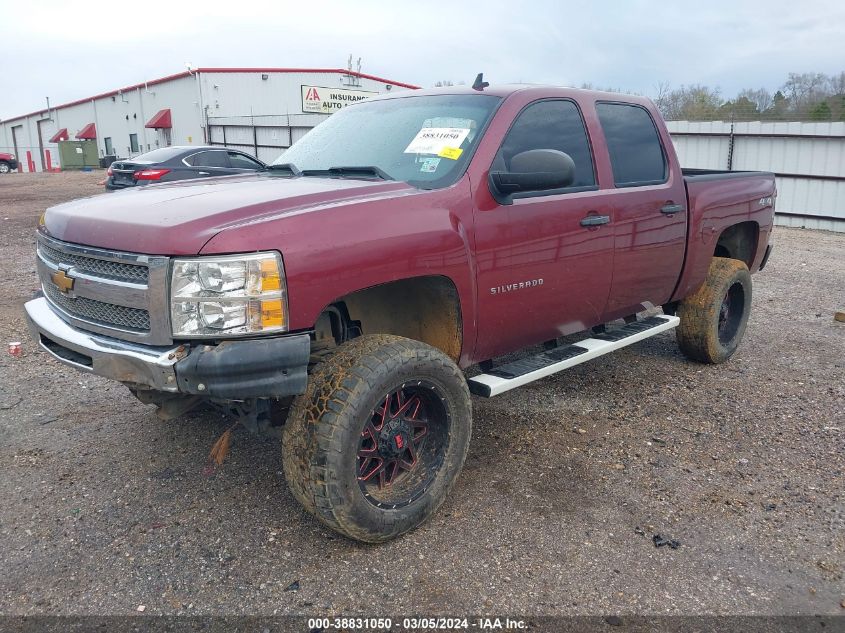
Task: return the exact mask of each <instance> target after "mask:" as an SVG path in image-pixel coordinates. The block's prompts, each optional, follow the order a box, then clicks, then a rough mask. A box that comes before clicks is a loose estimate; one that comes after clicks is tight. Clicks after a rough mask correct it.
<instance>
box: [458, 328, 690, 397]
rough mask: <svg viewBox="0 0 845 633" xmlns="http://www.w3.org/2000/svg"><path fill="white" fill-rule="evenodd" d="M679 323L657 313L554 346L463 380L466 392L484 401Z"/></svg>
mask: <svg viewBox="0 0 845 633" xmlns="http://www.w3.org/2000/svg"><path fill="white" fill-rule="evenodd" d="M680 322H681V320H680V319H679V318H678V317H676V316H669V315H666V314H659V315H657V316H653V317H648V318H646V319H643V320H642V321H635V322H634V323H629V324H628V325H625V326H623V327H620V328H618V329H614V330H611V331H609V332H605V333H603V334H594V335H593V336H591V337H590V338H587V339H584V340H583V341H578V342H577V343H573V344H572V345H566V346H563V347H557V348H555V349H553V350H550V351H548V352H543V353H541V354H537V355H536V356H530V357H528V358H521V359H519V360H515V361H512V362H510V363H507V364H505V365H501V366H499V367H494V368H493V369H491V370H490V371H488V372H487V373H486V374H480V375H478V376H474V377H472V378H470V379H469V380H468V381H467V382H468V383H469V390H470V391H471V392H472V393H474V394H475V395H477V396H483V397H485V398H490V397H492V396H498V395H499V394H500V393H504V392H506V391H510V390H511V389H515V388H516V387H521V386H522V385H525V384H528V383H529V382H534V381H535V380H539V379H540V378H545V377H546V376H551V375H552V374H556V373H557V372H559V371H563V370H564V369H569V368H570V367H573V366H575V365H580V364H581V363H584V362H586V361H588V360H592V359H593V358H596V357H597V356H603V355H605V354H609V353H610V352H615V351H616V350H618V349H621V348H623V347H626V346H628V345H631V344H632V343H636V342H637V341H642V340H643V339H646V338H649V337H650V336H654V335H655V334H659V333H660V332H665V331H666V330H671V329H672V328H676V327H678V324H679V323H680Z"/></svg>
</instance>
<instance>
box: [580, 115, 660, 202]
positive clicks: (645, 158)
mask: <svg viewBox="0 0 845 633" xmlns="http://www.w3.org/2000/svg"><path fill="white" fill-rule="evenodd" d="M596 111H597V112H598V115H599V121H600V122H601V127H602V130H603V131H604V138H605V140H606V141H607V151H608V153H609V154H610V164H611V166H612V167H613V182H614V184H615V185H616V186H617V187H638V186H642V185H654V184H659V183H662V182H666V178H667V177H668V173H667V168H666V167H667V166H666V157H665V155H664V154H663V146H662V145H661V144H660V136H659V135H658V134H657V128H656V127H655V126H654V121H652V119H651V115H650V114H649V113H648V111H647V110H646V109H645V108H642V107H640V106H636V105H631V104H626V103H597V104H596Z"/></svg>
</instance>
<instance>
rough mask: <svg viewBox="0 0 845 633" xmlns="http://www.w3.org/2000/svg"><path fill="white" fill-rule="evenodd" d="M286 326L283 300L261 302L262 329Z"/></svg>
mask: <svg viewBox="0 0 845 633" xmlns="http://www.w3.org/2000/svg"><path fill="white" fill-rule="evenodd" d="M284 324H285V311H284V309H283V308H282V300H281V299H270V300H269V301H262V302H261V327H262V328H263V329H266V328H271V327H281V326H283V325H284Z"/></svg>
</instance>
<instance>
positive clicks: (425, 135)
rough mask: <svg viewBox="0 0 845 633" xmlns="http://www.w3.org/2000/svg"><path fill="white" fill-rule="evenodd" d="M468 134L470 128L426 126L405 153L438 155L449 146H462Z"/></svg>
mask: <svg viewBox="0 0 845 633" xmlns="http://www.w3.org/2000/svg"><path fill="white" fill-rule="evenodd" d="M468 134H469V128H463V127H424V128H423V129H421V130H420V131H419V132H417V135H416V136H415V137H414V140H413V141H411V144H410V145H408V147H406V148H405V154H434V155H435V156H437V155H438V154H440V152H442V151H443V150H444V149H445V148H447V147H460V145H461V143H463V142H464V139H465V138H466V137H467V135H468Z"/></svg>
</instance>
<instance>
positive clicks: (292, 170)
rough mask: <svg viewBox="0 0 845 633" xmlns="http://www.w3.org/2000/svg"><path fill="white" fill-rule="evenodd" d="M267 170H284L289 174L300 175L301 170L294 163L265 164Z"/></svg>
mask: <svg viewBox="0 0 845 633" xmlns="http://www.w3.org/2000/svg"><path fill="white" fill-rule="evenodd" d="M267 169H268V171H286V172H288V173H289V174H290V175H291V176H301V175H302V172H301V171H299V169H298V168H297V166H296V165H294V164H293V163H281V164H279V165H267Z"/></svg>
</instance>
